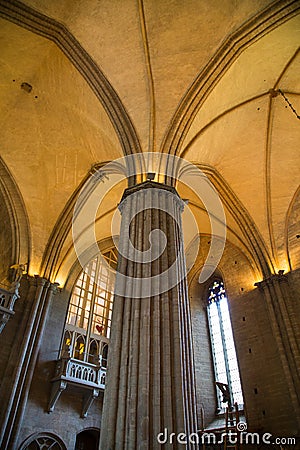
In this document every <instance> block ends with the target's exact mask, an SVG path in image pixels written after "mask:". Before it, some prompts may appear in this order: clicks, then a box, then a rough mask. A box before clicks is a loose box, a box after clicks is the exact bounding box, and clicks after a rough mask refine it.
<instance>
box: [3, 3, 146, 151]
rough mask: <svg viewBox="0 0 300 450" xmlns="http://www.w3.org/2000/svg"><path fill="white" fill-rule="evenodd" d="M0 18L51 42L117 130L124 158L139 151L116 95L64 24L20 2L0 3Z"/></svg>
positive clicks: (128, 121) (136, 137) (130, 126)
mask: <svg viewBox="0 0 300 450" xmlns="http://www.w3.org/2000/svg"><path fill="white" fill-rule="evenodd" d="M0 16H1V17H3V18H4V19H6V20H9V21H11V22H13V23H15V24H16V25H19V26H21V27H23V28H26V29H27V30H29V31H32V32H33V33H36V34H38V35H40V36H43V37H45V38H46V39H50V40H51V41H53V42H54V43H55V44H56V45H57V46H58V47H59V48H60V49H61V50H62V52H63V53H64V54H65V55H66V57H67V58H68V59H69V60H70V61H71V63H72V64H73V65H74V66H75V67H76V69H77V70H78V71H79V72H80V74H81V75H82V76H83V78H84V79H85V80H86V82H87V83H88V84H89V86H90V88H91V89H92V90H93V92H94V93H95V95H96V97H97V98H98V99H99V101H100V102H101V103H102V105H103V107H104V109H105V111H106V112H107V114H108V116H109V118H110V120H111V122H112V125H113V126H114V128H115V130H116V133H117V136H118V138H119V140H120V143H121V146H122V149H123V152H124V155H128V154H132V153H137V152H140V151H141V148H140V143H139V139H138V136H137V133H136V130H135V128H134V126H133V124H132V121H131V119H130V117H129V115H128V113H127V111H126V109H125V107H124V106H123V104H122V102H121V100H120V98H119V96H118V94H117V92H116V91H115V89H114V88H113V86H112V85H111V84H110V82H109V81H108V79H107V78H106V77H105V75H104V74H103V72H102V71H101V69H100V68H99V67H98V66H97V64H96V63H95V61H94V60H93V59H92V58H91V56H90V55H89V54H88V53H87V51H86V50H85V49H84V48H83V47H82V46H81V45H80V43H79V42H78V41H77V39H76V38H75V37H74V36H73V35H72V33H71V32H70V31H69V30H68V29H67V28H66V27H65V26H64V25H63V24H61V23H59V22H57V21H56V20H54V19H53V18H51V17H48V16H46V15H44V14H41V13H40V12H38V11H37V10H35V9H33V8H31V7H30V6H28V5H25V4H24V3H21V2H5V3H1V5H0Z"/></svg>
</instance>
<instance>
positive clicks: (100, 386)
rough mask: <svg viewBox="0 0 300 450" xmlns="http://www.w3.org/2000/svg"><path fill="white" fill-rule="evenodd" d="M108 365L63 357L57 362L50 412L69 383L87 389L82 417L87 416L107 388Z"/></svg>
mask: <svg viewBox="0 0 300 450" xmlns="http://www.w3.org/2000/svg"><path fill="white" fill-rule="evenodd" d="M105 377H106V367H103V366H102V365H101V360H100V362H99V364H91V363H89V362H85V361H80V360H78V359H74V358H70V357H63V358H60V359H59V360H58V361H57V363H56V369H55V375H54V378H53V379H52V380H51V382H52V383H53V384H52V391H51V398H50V402H49V406H48V412H51V411H53V410H54V408H55V405H56V403H57V401H58V399H59V397H60V395H61V393H62V392H63V391H64V390H65V389H66V387H67V385H68V384H72V385H76V386H79V387H80V388H82V389H84V390H85V391H86V396H85V400H84V402H83V407H82V413H81V416H82V417H86V416H87V413H88V410H89V408H90V406H91V404H92V402H93V400H94V399H95V398H97V397H98V396H99V394H100V392H103V390H104V388H105Z"/></svg>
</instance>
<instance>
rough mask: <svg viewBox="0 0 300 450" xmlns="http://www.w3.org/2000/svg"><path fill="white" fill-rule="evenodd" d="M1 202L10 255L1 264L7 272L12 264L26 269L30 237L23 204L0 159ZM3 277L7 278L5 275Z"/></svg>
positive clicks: (8, 172) (16, 186)
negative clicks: (22, 265)
mask: <svg viewBox="0 0 300 450" xmlns="http://www.w3.org/2000/svg"><path fill="white" fill-rule="evenodd" d="M1 200H2V202H3V205H4V208H5V211H6V213H7V216H8V217H6V219H7V221H6V223H7V228H9V230H6V231H7V232H9V233H10V242H11V248H10V251H9V253H10V255H7V258H8V259H7V260H6V261H3V264H4V265H5V267H6V270H7V271H8V269H9V267H10V266H11V265H12V264H24V265H26V266H27V268H28V266H29V263H30V250H31V237H30V225H29V219H28V215H27V211H26V207H25V203H24V200H23V197H22V194H21V192H20V190H19V188H18V185H17V183H16V182H15V180H14V177H13V176H12V174H11V172H10V170H9V168H8V167H7V165H6V164H5V162H4V161H3V159H2V158H1V157H0V201H1ZM7 242H8V239H7ZM5 275H6V276H7V274H5ZM0 276H1V274H0ZM0 281H1V280H0Z"/></svg>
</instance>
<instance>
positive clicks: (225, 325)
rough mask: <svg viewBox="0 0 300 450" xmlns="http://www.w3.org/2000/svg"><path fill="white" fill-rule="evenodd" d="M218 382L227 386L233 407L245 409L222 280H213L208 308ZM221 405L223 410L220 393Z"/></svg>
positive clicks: (219, 391)
mask: <svg viewBox="0 0 300 450" xmlns="http://www.w3.org/2000/svg"><path fill="white" fill-rule="evenodd" d="M207 314H208V322H209V330H210V338H211V345H212V354H213V361H214V369H215V379H216V382H219V383H222V384H225V385H227V386H228V390H229V394H230V403H231V405H233V404H234V403H237V404H238V405H240V407H241V406H242V405H243V403H244V401H243V394H242V387H241V381H240V374H239V368H238V362H237V356H236V351H235V345H234V339H233V333H232V327H231V320H230V314H229V309H228V301H227V296H226V292H225V288H224V283H223V281H221V280H214V281H213V282H212V284H211V285H210V286H209V289H208V306H207ZM217 396H218V404H219V407H220V408H224V407H225V406H226V404H225V403H224V402H223V394H222V392H221V390H220V389H217Z"/></svg>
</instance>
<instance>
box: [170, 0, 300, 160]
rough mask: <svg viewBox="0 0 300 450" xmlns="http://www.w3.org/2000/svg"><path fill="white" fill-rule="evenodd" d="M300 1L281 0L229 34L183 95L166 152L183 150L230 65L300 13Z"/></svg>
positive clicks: (171, 126)
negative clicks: (200, 115)
mask: <svg viewBox="0 0 300 450" xmlns="http://www.w3.org/2000/svg"><path fill="white" fill-rule="evenodd" d="M299 10H300V5H299V2H296V1H293V0H284V1H282V0H279V1H276V2H273V3H272V4H271V5H269V6H267V7H266V8H265V9H264V10H263V11H262V12H260V13H258V14H257V15H255V16H253V17H252V18H251V19H249V20H248V21H247V22H245V23H244V24H243V25H242V26H241V27H240V28H238V29H237V30H236V31H234V32H233V33H231V34H229V36H228V37H227V39H225V41H224V42H223V43H222V44H221V46H220V47H219V49H218V50H217V51H216V53H215V55H214V57H213V58H212V59H211V60H210V61H209V62H208V64H207V65H206V66H205V67H204V68H203V70H202V71H201V72H200V73H199V75H198V76H197V77H196V78H195V80H194V81H193V82H192V84H191V85H190V87H189V89H188V90H187V92H186V93H185V95H184V96H183V98H182V100H181V102H180V104H179V106H178V108H177V110H176V112H175V114H174V116H173V118H172V120H171V122H170V125H169V128H168V129H167V131H166V134H165V138H164V141H163V143H162V151H163V152H166V153H170V154H174V155H178V154H179V153H180V150H181V147H182V144H183V142H184V139H185V137H186V135H187V133H188V131H189V129H190V126H191V124H192V122H193V120H194V118H195V116H196V115H197V113H198V111H199V109H200V108H201V106H202V104H203V103H204V101H205V100H206V98H207V96H208V95H209V94H210V92H211V91H212V89H213V88H214V87H215V86H216V84H217V83H218V82H219V81H220V79H221V78H222V77H223V75H224V74H225V72H226V71H227V70H228V68H229V67H230V66H231V65H232V64H233V63H234V62H235V61H236V59H237V58H238V57H239V56H240V54H241V53H242V52H243V51H244V50H245V49H246V48H247V47H249V46H250V45H251V44H253V43H254V42H256V41H257V40H258V39H260V38H262V37H263V36H265V35H266V34H267V33H269V32H270V31H272V30H274V29H275V28H276V27H278V26H280V25H281V24H283V23H284V22H286V21H287V20H289V19H291V18H292V17H294V16H295V15H297V14H299Z"/></svg>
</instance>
